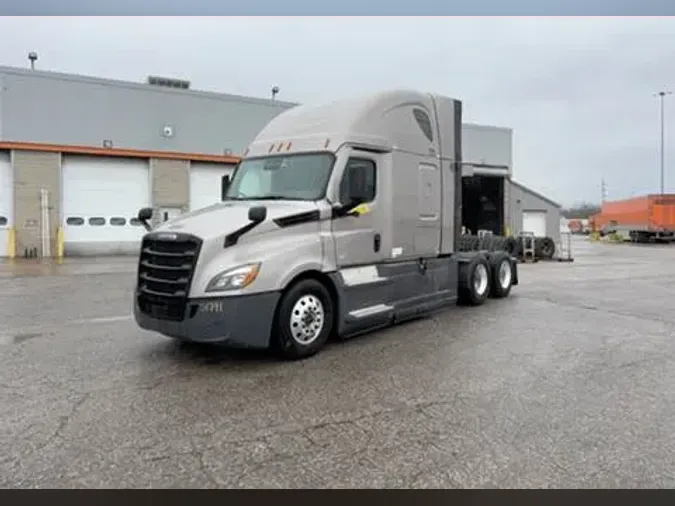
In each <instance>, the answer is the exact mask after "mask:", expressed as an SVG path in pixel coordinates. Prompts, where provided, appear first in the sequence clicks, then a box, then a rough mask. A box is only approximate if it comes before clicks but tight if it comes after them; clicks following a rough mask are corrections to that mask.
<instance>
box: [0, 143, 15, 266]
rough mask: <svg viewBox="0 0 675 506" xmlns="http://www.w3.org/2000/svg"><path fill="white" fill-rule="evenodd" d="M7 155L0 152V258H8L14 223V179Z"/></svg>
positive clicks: (4, 152)
mask: <svg viewBox="0 0 675 506" xmlns="http://www.w3.org/2000/svg"><path fill="white" fill-rule="evenodd" d="M12 174H13V173H12V163H11V161H10V158H9V153H8V152H6V151H0V257H7V256H10V252H9V246H10V245H9V231H10V228H11V227H12V223H13V221H14V219H13V218H14V188H13V186H14V178H13V177H12Z"/></svg>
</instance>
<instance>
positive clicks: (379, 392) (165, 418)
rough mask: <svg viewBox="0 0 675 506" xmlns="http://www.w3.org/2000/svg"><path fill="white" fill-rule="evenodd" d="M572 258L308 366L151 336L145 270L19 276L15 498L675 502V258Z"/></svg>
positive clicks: (8, 455) (128, 262) (1, 357)
mask: <svg viewBox="0 0 675 506" xmlns="http://www.w3.org/2000/svg"><path fill="white" fill-rule="evenodd" d="M574 247H575V256H576V257H577V260H576V262H574V263H573V264H563V263H538V264H535V265H526V266H522V267H521V285H520V286H519V287H517V288H515V289H514V292H513V294H512V296H511V298H509V299H506V300H503V301H490V302H489V303H488V304H486V305H485V306H483V307H480V308H451V309H448V310H446V311H443V312H441V313H438V314H437V315H436V316H434V317H433V318H429V319H425V320H419V321H416V322H412V323H408V324H405V325H401V326H398V327H393V328H391V329H387V330H384V331H379V332H376V333H373V334H369V335H367V336H362V337H359V338H356V339H352V340H350V341H348V342H345V343H336V344H333V345H331V346H329V347H328V348H326V349H325V350H324V351H323V352H322V353H321V354H319V355H317V356H316V357H314V358H312V359H309V360H305V361H302V362H294V363H283V362H278V361H276V360H274V359H273V358H270V357H268V356H266V355H264V354H259V353H231V352H230V353H226V352H222V351H214V350H209V349H204V348H199V347H191V346H179V345H177V344H176V343H174V342H173V341H171V340H169V339H166V338H163V337H161V336H157V335H154V334H150V333H147V332H144V331H141V330H139V329H138V328H137V327H136V326H135V324H134V322H133V320H132V319H131V317H130V306H131V289H132V284H133V271H134V268H135V263H134V260H133V259H115V260H113V259H108V260H106V261H100V262H85V261H82V262H79V263H78V262H74V263H68V264H67V265H65V264H64V265H61V266H51V267H50V268H49V269H47V270H45V271H44V272H43V271H40V269H37V268H35V267H33V270H32V271H31V270H30V269H28V270H24V271H21V270H20V268H19V267H17V266H13V267H12V266H8V265H2V266H0V322H1V323H0V448H2V452H1V453H0V486H2V487H216V486H218V487H443V488H446V487H629V488H632V487H673V486H675V416H674V415H675V367H674V365H675V364H674V362H675V313H673V311H672V307H673V306H672V300H673V295H674V291H675V289H674V288H673V287H674V286H675V262H673V260H672V259H673V258H675V249H673V247H659V246H645V247H636V246H631V245H612V244H591V243H587V242H585V241H575V246H574ZM19 274H20V275H19Z"/></svg>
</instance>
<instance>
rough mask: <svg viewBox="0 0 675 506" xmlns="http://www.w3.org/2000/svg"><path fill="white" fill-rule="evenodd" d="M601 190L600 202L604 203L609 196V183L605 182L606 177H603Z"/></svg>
mask: <svg viewBox="0 0 675 506" xmlns="http://www.w3.org/2000/svg"><path fill="white" fill-rule="evenodd" d="M600 192H601V196H600V203H601V204H604V203H605V199H606V198H607V184H606V183H605V178H604V177H603V178H602V181H600Z"/></svg>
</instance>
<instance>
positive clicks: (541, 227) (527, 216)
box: [523, 211, 546, 237]
mask: <svg viewBox="0 0 675 506" xmlns="http://www.w3.org/2000/svg"><path fill="white" fill-rule="evenodd" d="M523 232H532V233H533V234H534V235H535V236H537V237H546V211H523Z"/></svg>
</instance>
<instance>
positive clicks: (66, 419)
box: [28, 393, 91, 456]
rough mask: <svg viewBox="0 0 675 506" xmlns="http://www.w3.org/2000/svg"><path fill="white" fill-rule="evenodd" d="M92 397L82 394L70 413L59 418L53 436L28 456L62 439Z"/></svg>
mask: <svg viewBox="0 0 675 506" xmlns="http://www.w3.org/2000/svg"><path fill="white" fill-rule="evenodd" d="M90 397H91V394H90V393H85V394H82V395H81V396H80V397H79V398H78V399H77V400H76V401H75V402H74V403H73V405H72V406H71V408H70V411H69V412H68V413H67V414H66V415H63V416H61V417H59V424H58V426H57V427H56V429H55V430H54V432H52V434H51V435H50V436H49V437H48V438H47V440H46V441H45V442H44V443H42V444H41V445H39V446H38V447H37V448H35V449H34V450H33V451H31V452H30V453H29V454H28V456H30V455H33V454H34V453H37V452H39V451H42V450H43V449H44V448H46V447H47V446H49V445H50V444H52V443H53V442H54V441H56V440H57V439H61V438H62V437H63V432H64V431H65V430H66V428H67V427H68V424H69V423H70V420H71V419H72V418H73V417H74V416H75V414H76V413H77V412H78V410H79V409H80V408H81V407H82V405H83V404H84V403H85V402H86V401H87V400H88V399H89V398H90Z"/></svg>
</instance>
